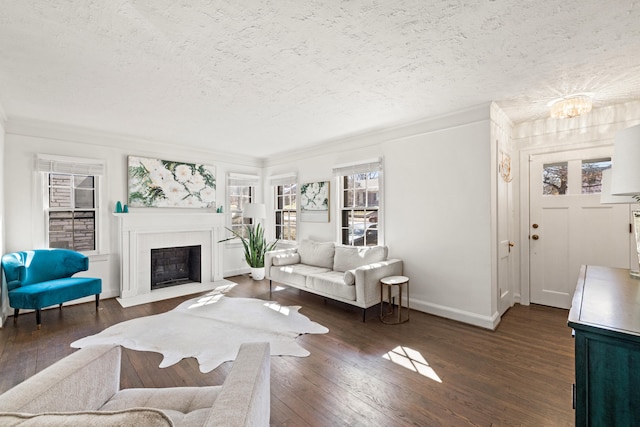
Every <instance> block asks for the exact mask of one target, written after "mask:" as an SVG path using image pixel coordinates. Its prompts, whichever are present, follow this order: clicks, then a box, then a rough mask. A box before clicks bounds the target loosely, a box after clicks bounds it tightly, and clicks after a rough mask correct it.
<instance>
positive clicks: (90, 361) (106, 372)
mask: <svg viewBox="0 0 640 427" xmlns="http://www.w3.org/2000/svg"><path fill="white" fill-rule="evenodd" d="M121 353H122V350H121V348H120V347H119V346H112V345H99V346H98V345H96V346H89V347H85V348H82V349H80V350H78V351H76V352H75V353H72V354H71V355H69V356H67V357H65V358H63V359H61V360H59V361H58V362H56V363H54V364H53V365H51V366H49V367H48V368H45V369H44V370H42V371H40V372H38V373H37V374H35V375H34V376H32V377H30V378H28V379H26V380H25V381H23V382H22V383H20V384H18V385H16V386H15V387H13V388H12V389H10V390H8V391H7V392H5V393H4V394H2V395H0V411H6V412H26V413H41V412H73V411H87V410H96V409H98V408H100V407H101V406H102V405H104V403H105V402H106V401H107V400H109V399H110V398H111V397H112V396H113V395H114V394H115V393H116V392H117V391H118V390H119V389H120V358H121Z"/></svg>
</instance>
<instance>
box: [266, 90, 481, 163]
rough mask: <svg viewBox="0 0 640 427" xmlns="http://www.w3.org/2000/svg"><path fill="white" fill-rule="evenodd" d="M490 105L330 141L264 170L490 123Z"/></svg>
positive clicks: (275, 158)
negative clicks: (325, 155) (322, 156)
mask: <svg viewBox="0 0 640 427" xmlns="http://www.w3.org/2000/svg"><path fill="white" fill-rule="evenodd" d="M490 108H491V103H489V102H487V103H485V104H481V105H477V106H475V107H470V108H465V109H462V110H457V111H453V112H449V113H446V114H440V115H437V116H432V117H428V118H425V119H421V120H417V121H415V122H411V123H405V124H402V125H398V126H392V127H388V128H384V129H376V130H371V131H368V132H364V133H358V134H355V135H348V136H344V137H340V138H335V139H331V140H327V141H325V142H324V143H320V144H316V145H314V146H312V147H308V148H304V149H300V150H296V151H287V152H283V153H280V154H276V155H272V156H269V157H268V158H266V159H264V167H271V166H278V165H281V164H283V163H288V162H293V161H296V160H301V159H305V158H309V157H313V156H319V155H323V154H328V153H336V152H341V151H347V150H353V149H357V148H364V147H370V146H375V145H378V144H381V143H384V142H389V141H395V140H400V139H404V138H409V137H413V136H417V135H422V134H427V133H432V132H437V131H442V130H446V129H451V128H455V127H458V126H463V125H468V124H470V123H475V122H479V121H484V120H489V119H490Z"/></svg>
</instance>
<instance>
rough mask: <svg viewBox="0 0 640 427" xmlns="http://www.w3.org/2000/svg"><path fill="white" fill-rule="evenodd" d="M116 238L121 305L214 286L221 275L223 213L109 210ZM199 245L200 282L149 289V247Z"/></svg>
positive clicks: (220, 280) (209, 288)
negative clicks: (117, 212)
mask: <svg viewBox="0 0 640 427" xmlns="http://www.w3.org/2000/svg"><path fill="white" fill-rule="evenodd" d="M113 215H114V216H115V217H116V219H117V221H118V236H119V239H120V242H119V243H120V245H119V246H120V278H121V280H120V298H118V302H120V304H121V305H122V306H123V307H130V306H133V305H137V304H144V303H147V302H151V301H158V300H161V299H167V298H173V297H176V296H180V295H187V294H192V293H196V292H202V291H206V290H211V289H214V288H215V287H216V286H217V284H216V283H215V282H220V283H223V282H225V281H224V280H223V278H222V248H221V247H220V245H219V244H218V243H217V242H218V241H219V240H220V239H222V238H223V232H224V225H225V215H224V214H218V213H210V212H206V213H201V212H185V211H180V212H175V213H174V212H156V211H155V210H152V209H150V210H145V211H143V212H130V213H122V214H120V213H119V214H113ZM178 246H201V269H202V271H201V277H202V281H201V283H188V284H184V285H178V286H171V287H168V288H162V289H155V290H153V291H152V290H151V249H159V248H167V247H178Z"/></svg>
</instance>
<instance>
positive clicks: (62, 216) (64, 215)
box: [49, 212, 73, 249]
mask: <svg viewBox="0 0 640 427" xmlns="http://www.w3.org/2000/svg"><path fill="white" fill-rule="evenodd" d="M49 247H50V248H63V249H73V212H50V213H49Z"/></svg>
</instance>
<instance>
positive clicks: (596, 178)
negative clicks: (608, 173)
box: [582, 159, 611, 194]
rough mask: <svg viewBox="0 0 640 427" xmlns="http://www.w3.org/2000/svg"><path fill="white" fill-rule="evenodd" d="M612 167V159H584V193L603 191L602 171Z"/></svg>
mask: <svg viewBox="0 0 640 427" xmlns="http://www.w3.org/2000/svg"><path fill="white" fill-rule="evenodd" d="M610 168H611V159H594V160H583V161H582V194H592V193H600V192H602V171H603V170H606V169H610Z"/></svg>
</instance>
